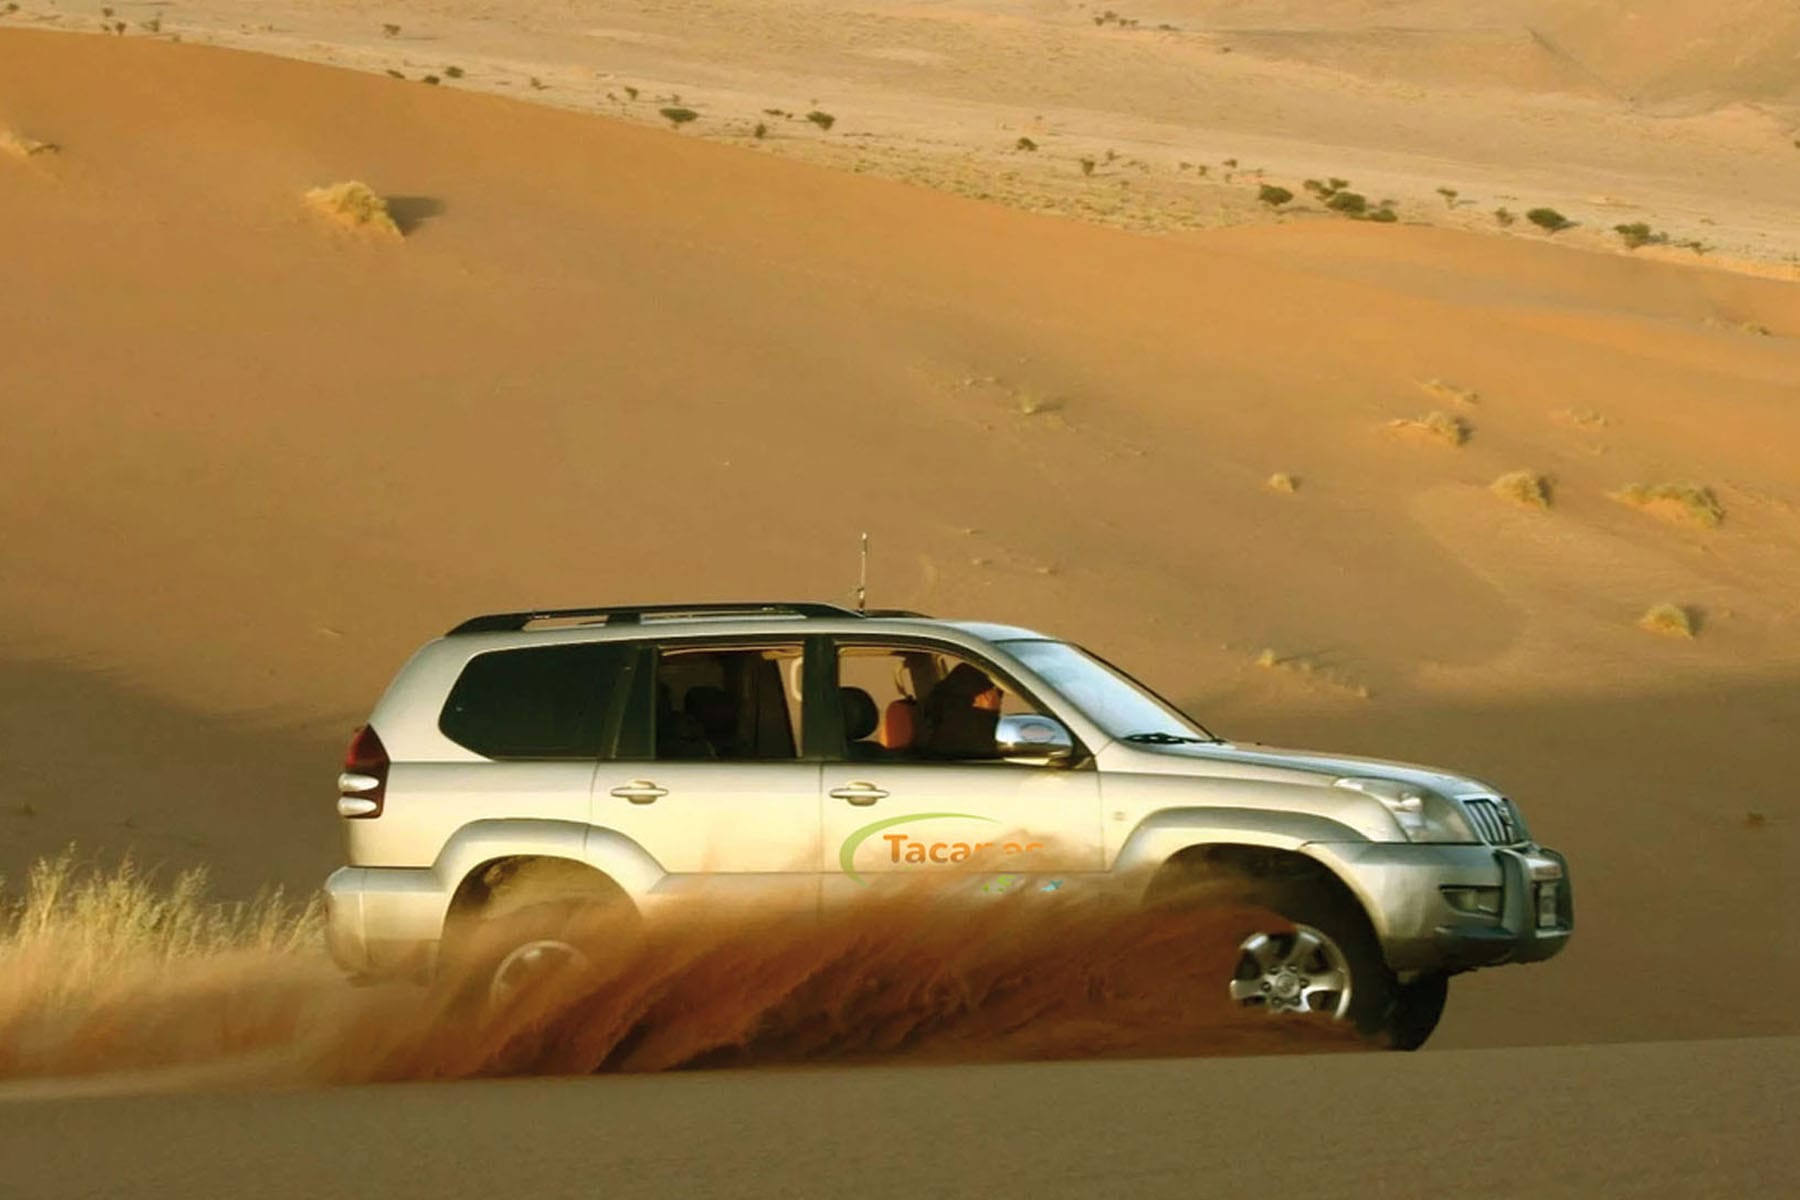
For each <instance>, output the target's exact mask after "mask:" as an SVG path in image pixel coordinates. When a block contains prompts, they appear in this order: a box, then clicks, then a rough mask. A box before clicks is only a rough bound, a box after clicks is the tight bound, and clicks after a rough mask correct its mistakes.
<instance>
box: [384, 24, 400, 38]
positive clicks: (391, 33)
mask: <svg viewBox="0 0 1800 1200" xmlns="http://www.w3.org/2000/svg"><path fill="white" fill-rule="evenodd" d="M381 32H382V34H383V35H385V36H387V37H399V36H400V27H399V26H398V25H383V26H382V27H381Z"/></svg>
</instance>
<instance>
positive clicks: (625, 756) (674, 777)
mask: <svg viewBox="0 0 1800 1200" xmlns="http://www.w3.org/2000/svg"><path fill="white" fill-rule="evenodd" d="M640 655H641V657H640V658H639V660H638V666H637V669H636V671H635V672H634V676H633V683H632V685H631V688H632V693H633V695H632V699H631V702H630V703H629V704H628V705H627V706H626V708H625V711H624V715H623V718H622V721H621V725H620V728H619V730H618V733H617V745H616V748H615V750H614V753H613V755H612V756H611V757H610V758H609V759H608V760H607V761H604V762H602V763H601V764H600V767H599V770H598V772H597V773H596V775H595V778H594V793H593V824H594V825H596V826H598V827H601V828H606V829H612V830H615V831H617V832H619V833H621V834H623V835H625V836H626V837H628V838H630V839H631V840H633V841H634V842H636V843H637V844H638V845H640V846H642V847H643V848H644V850H645V851H647V852H648V853H649V854H650V856H651V857H652V858H654V859H655V860H656V861H657V862H658V863H659V864H660V865H661V866H662V868H663V870H664V871H666V872H668V874H669V876H670V878H669V879H668V880H667V881H666V882H665V884H664V885H663V888H664V889H666V890H678V891H682V890H685V891H692V890H696V889H700V888H704V889H706V891H707V893H708V895H709V896H713V895H717V894H720V893H733V894H736V893H741V894H743V895H744V896H745V898H746V899H749V898H758V899H763V898H766V899H770V900H774V901H777V902H780V903H783V904H796V905H801V906H807V907H810V906H811V905H813V904H815V903H816V900H817V892H818V866H817V863H818V858H819V849H818V847H819V764H818V763H817V762H816V761H811V762H809V761H805V760H803V759H802V758H801V751H802V746H801V744H800V736H801V731H802V729H803V722H802V679H803V672H804V652H803V648H802V644H801V643H800V642H798V641H786V642H778V641H745V640H736V641H730V642H715V641H696V640H681V639H670V640H667V641H664V642H660V643H657V644H651V645H645V646H644V647H643V648H642V650H641V651H640Z"/></svg>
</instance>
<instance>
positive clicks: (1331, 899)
mask: <svg viewBox="0 0 1800 1200" xmlns="http://www.w3.org/2000/svg"><path fill="white" fill-rule="evenodd" d="M1252 903H1253V904H1255V906H1257V907H1259V908H1262V909H1265V910H1267V911H1270V912H1273V913H1275V914H1277V915H1278V916H1280V917H1282V918H1284V919H1285V920H1284V921H1283V922H1270V923H1268V924H1267V926H1266V927H1261V928H1255V929H1250V930H1247V931H1245V933H1244V935H1243V938H1242V940H1241V941H1240V942H1239V944H1238V955H1237V965H1236V969H1235V970H1234V972H1233V974H1232V978H1231V979H1230V980H1229V981H1228V982H1227V985H1226V987H1227V990H1228V992H1229V995H1230V997H1231V999H1232V1001H1233V1002H1234V1003H1236V1004H1238V1005H1239V1006H1241V1007H1243V1008H1246V1009H1251V1010H1257V1011H1261V1012H1265V1013H1268V1014H1269V1015H1270V1016H1275V1017H1280V1016H1291V1015H1305V1014H1319V1015H1323V1016H1326V1017H1329V1018H1331V1019H1333V1020H1338V1021H1349V1022H1351V1023H1352V1024H1354V1025H1355V1026H1356V1028H1357V1030H1358V1031H1359V1032H1361V1033H1362V1034H1363V1035H1364V1036H1366V1037H1369V1038H1373V1039H1377V1040H1379V1041H1381V1042H1383V1043H1385V1044H1386V1045H1387V1046H1389V1047H1391V1048H1392V1049H1395V1050H1416V1049H1418V1048H1419V1047H1420V1046H1422V1045H1424V1044H1425V1040H1426V1039H1427V1038H1428V1037H1430V1036H1431V1032H1432V1030H1433V1029H1435V1028H1436V1027H1437V1023H1438V1018H1439V1017H1440V1016H1442V1015H1443V1011H1444V1002H1445V999H1446V998H1447V996H1448V994H1449V979H1448V976H1445V975H1441V974H1436V975H1426V976H1421V977H1420V978H1419V979H1417V980H1414V981H1412V982H1407V983H1402V982H1401V981H1400V979H1399V978H1398V977H1397V976H1396V975H1395V974H1394V972H1393V971H1392V970H1390V969H1389V968H1388V965H1387V962H1386V960H1385V959H1384V958H1383V956H1382V953H1381V943H1380V941H1379V940H1378V939H1377V938H1376V936H1375V930H1374V928H1373V927H1372V926H1371V925H1370V924H1369V920H1368V917H1367V916H1365V915H1364V913H1363V911H1362V908H1361V906H1359V905H1358V904H1356V903H1355V901H1354V900H1352V899H1350V898H1349V897H1347V896H1342V895H1338V894H1336V892H1335V891H1334V890H1332V889H1330V888H1326V887H1322V886H1304V885H1303V886H1288V887H1275V886H1270V885H1262V886H1256V887H1254V888H1253V897H1252Z"/></svg>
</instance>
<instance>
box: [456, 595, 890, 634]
mask: <svg viewBox="0 0 1800 1200" xmlns="http://www.w3.org/2000/svg"><path fill="white" fill-rule="evenodd" d="M862 615H864V614H862V613H858V612H857V611H856V610H855V609H851V608H844V607H843V606H841V605H837V604H821V603H818V602H816V601H800V602H797V603H796V602H787V601H758V602H753V603H737V604H626V605H615V606H611V607H599V608H540V609H533V610H531V611H529V612H507V613H489V614H487V615H486V616H481V617H470V618H469V619H468V620H467V621H464V622H463V623H462V624H460V625H458V626H457V627H456V628H454V629H452V630H451V631H450V632H449V633H448V634H446V635H445V636H446V637H454V636H456V635H457V634H462V633H516V632H517V631H519V630H521V629H523V628H525V627H526V626H527V625H529V624H531V623H532V622H533V621H604V622H605V623H606V624H608V625H635V624H637V623H638V622H639V621H640V620H642V619H643V618H645V617H856V616H862ZM867 615H868V616H872V617H873V616H899V615H901V614H900V612H899V611H898V610H892V609H883V610H881V611H879V612H872V613H868V614H867ZM906 615H907V616H920V615H922V614H920V613H907V614H906Z"/></svg>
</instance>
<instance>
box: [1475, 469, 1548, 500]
mask: <svg viewBox="0 0 1800 1200" xmlns="http://www.w3.org/2000/svg"><path fill="white" fill-rule="evenodd" d="M1488 487H1489V490H1490V491H1492V492H1493V493H1494V495H1496V496H1498V497H1500V498H1501V499H1502V500H1510V501H1511V502H1512V503H1514V504H1521V505H1524V506H1525V507H1526V508H1549V507H1550V481H1549V480H1548V479H1546V478H1544V477H1543V476H1542V475H1539V474H1538V473H1537V472H1536V471H1509V472H1507V473H1506V474H1505V475H1502V476H1501V477H1500V478H1498V479H1496V480H1494V482H1493V483H1492V484H1490V485H1488Z"/></svg>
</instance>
